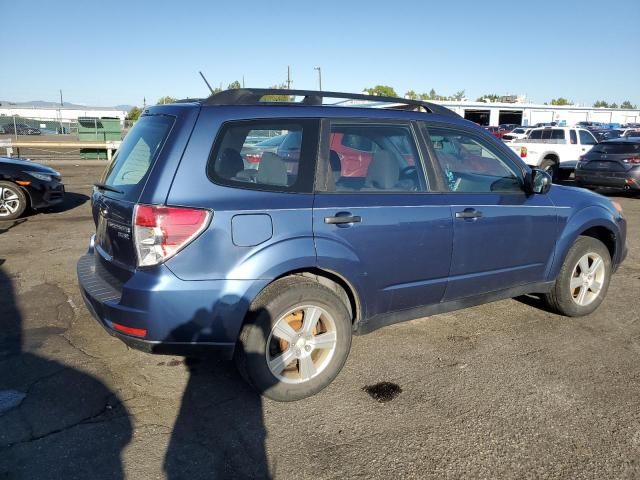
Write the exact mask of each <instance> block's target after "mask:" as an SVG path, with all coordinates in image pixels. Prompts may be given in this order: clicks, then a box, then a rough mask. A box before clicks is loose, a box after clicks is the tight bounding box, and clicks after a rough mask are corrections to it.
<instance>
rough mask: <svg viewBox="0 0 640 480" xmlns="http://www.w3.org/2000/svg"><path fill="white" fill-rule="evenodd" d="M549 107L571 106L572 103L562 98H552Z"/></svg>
mask: <svg viewBox="0 0 640 480" xmlns="http://www.w3.org/2000/svg"><path fill="white" fill-rule="evenodd" d="M551 105H573V102H571V101H569V100H567V99H566V98H564V97H558V98H552V99H551Z"/></svg>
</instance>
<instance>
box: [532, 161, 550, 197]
mask: <svg viewBox="0 0 640 480" xmlns="http://www.w3.org/2000/svg"><path fill="white" fill-rule="evenodd" d="M531 176H532V177H533V178H532V184H531V190H532V193H538V194H541V195H544V194H545V193H547V192H548V191H549V190H550V189H551V183H552V179H551V175H549V174H548V173H547V172H545V171H544V170H540V169H539V168H534V169H533V170H532V171H531Z"/></svg>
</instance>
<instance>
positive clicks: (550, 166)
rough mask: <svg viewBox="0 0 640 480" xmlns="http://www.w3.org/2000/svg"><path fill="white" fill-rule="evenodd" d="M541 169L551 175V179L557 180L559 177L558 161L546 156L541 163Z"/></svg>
mask: <svg viewBox="0 0 640 480" xmlns="http://www.w3.org/2000/svg"><path fill="white" fill-rule="evenodd" d="M540 169H542V170H544V171H545V172H547V173H548V174H549V175H551V180H552V181H554V182H555V181H556V180H557V179H558V162H556V161H555V160H552V159H550V158H545V159H544V160H543V161H542V163H541V164H540Z"/></svg>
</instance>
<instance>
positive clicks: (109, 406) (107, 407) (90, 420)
mask: <svg viewBox="0 0 640 480" xmlns="http://www.w3.org/2000/svg"><path fill="white" fill-rule="evenodd" d="M113 398H115V395H113V394H109V395H108V396H107V398H106V399H105V402H104V403H105V405H104V407H102V409H101V410H100V411H99V412H98V413H96V414H95V415H91V416H89V417H86V418H83V419H81V420H79V421H77V422H75V423H72V424H71V425H67V426H66V427H62V428H58V429H55V430H52V431H50V432H47V433H43V434H42V435H36V436H34V435H33V434H31V435H30V438H29V439H27V440H21V441H19V442H14V443H10V444H8V445H7V446H5V447H0V453H2V452H6V451H8V450H10V449H11V448H13V447H15V446H18V445H23V444H27V443H33V442H37V441H39V440H43V439H45V438H48V437H51V436H53V435H58V434H59V433H63V432H66V431H68V430H72V429H74V428H76V427H79V426H82V425H95V424H99V423H107V422H109V421H113V420H118V419H120V418H125V417H129V415H128V414H126V413H125V414H123V415H118V416H114V417H111V418H108V419H105V420H100V421H94V420H96V419H98V418H99V417H101V416H103V415H105V414H106V413H107V412H108V411H109V410H113V409H115V408H116V407H118V406H120V405H122V402H117V403H115V404H111V403H110V400H111V399H113ZM27 425H29V424H28V423H27ZM30 431H31V432H32V431H33V430H30Z"/></svg>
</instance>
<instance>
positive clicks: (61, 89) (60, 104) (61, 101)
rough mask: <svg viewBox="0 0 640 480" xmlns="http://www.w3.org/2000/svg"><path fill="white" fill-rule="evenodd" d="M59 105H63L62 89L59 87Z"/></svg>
mask: <svg viewBox="0 0 640 480" xmlns="http://www.w3.org/2000/svg"><path fill="white" fill-rule="evenodd" d="M60 106H61V107H62V106H64V104H63V103H62V89H60Z"/></svg>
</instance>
